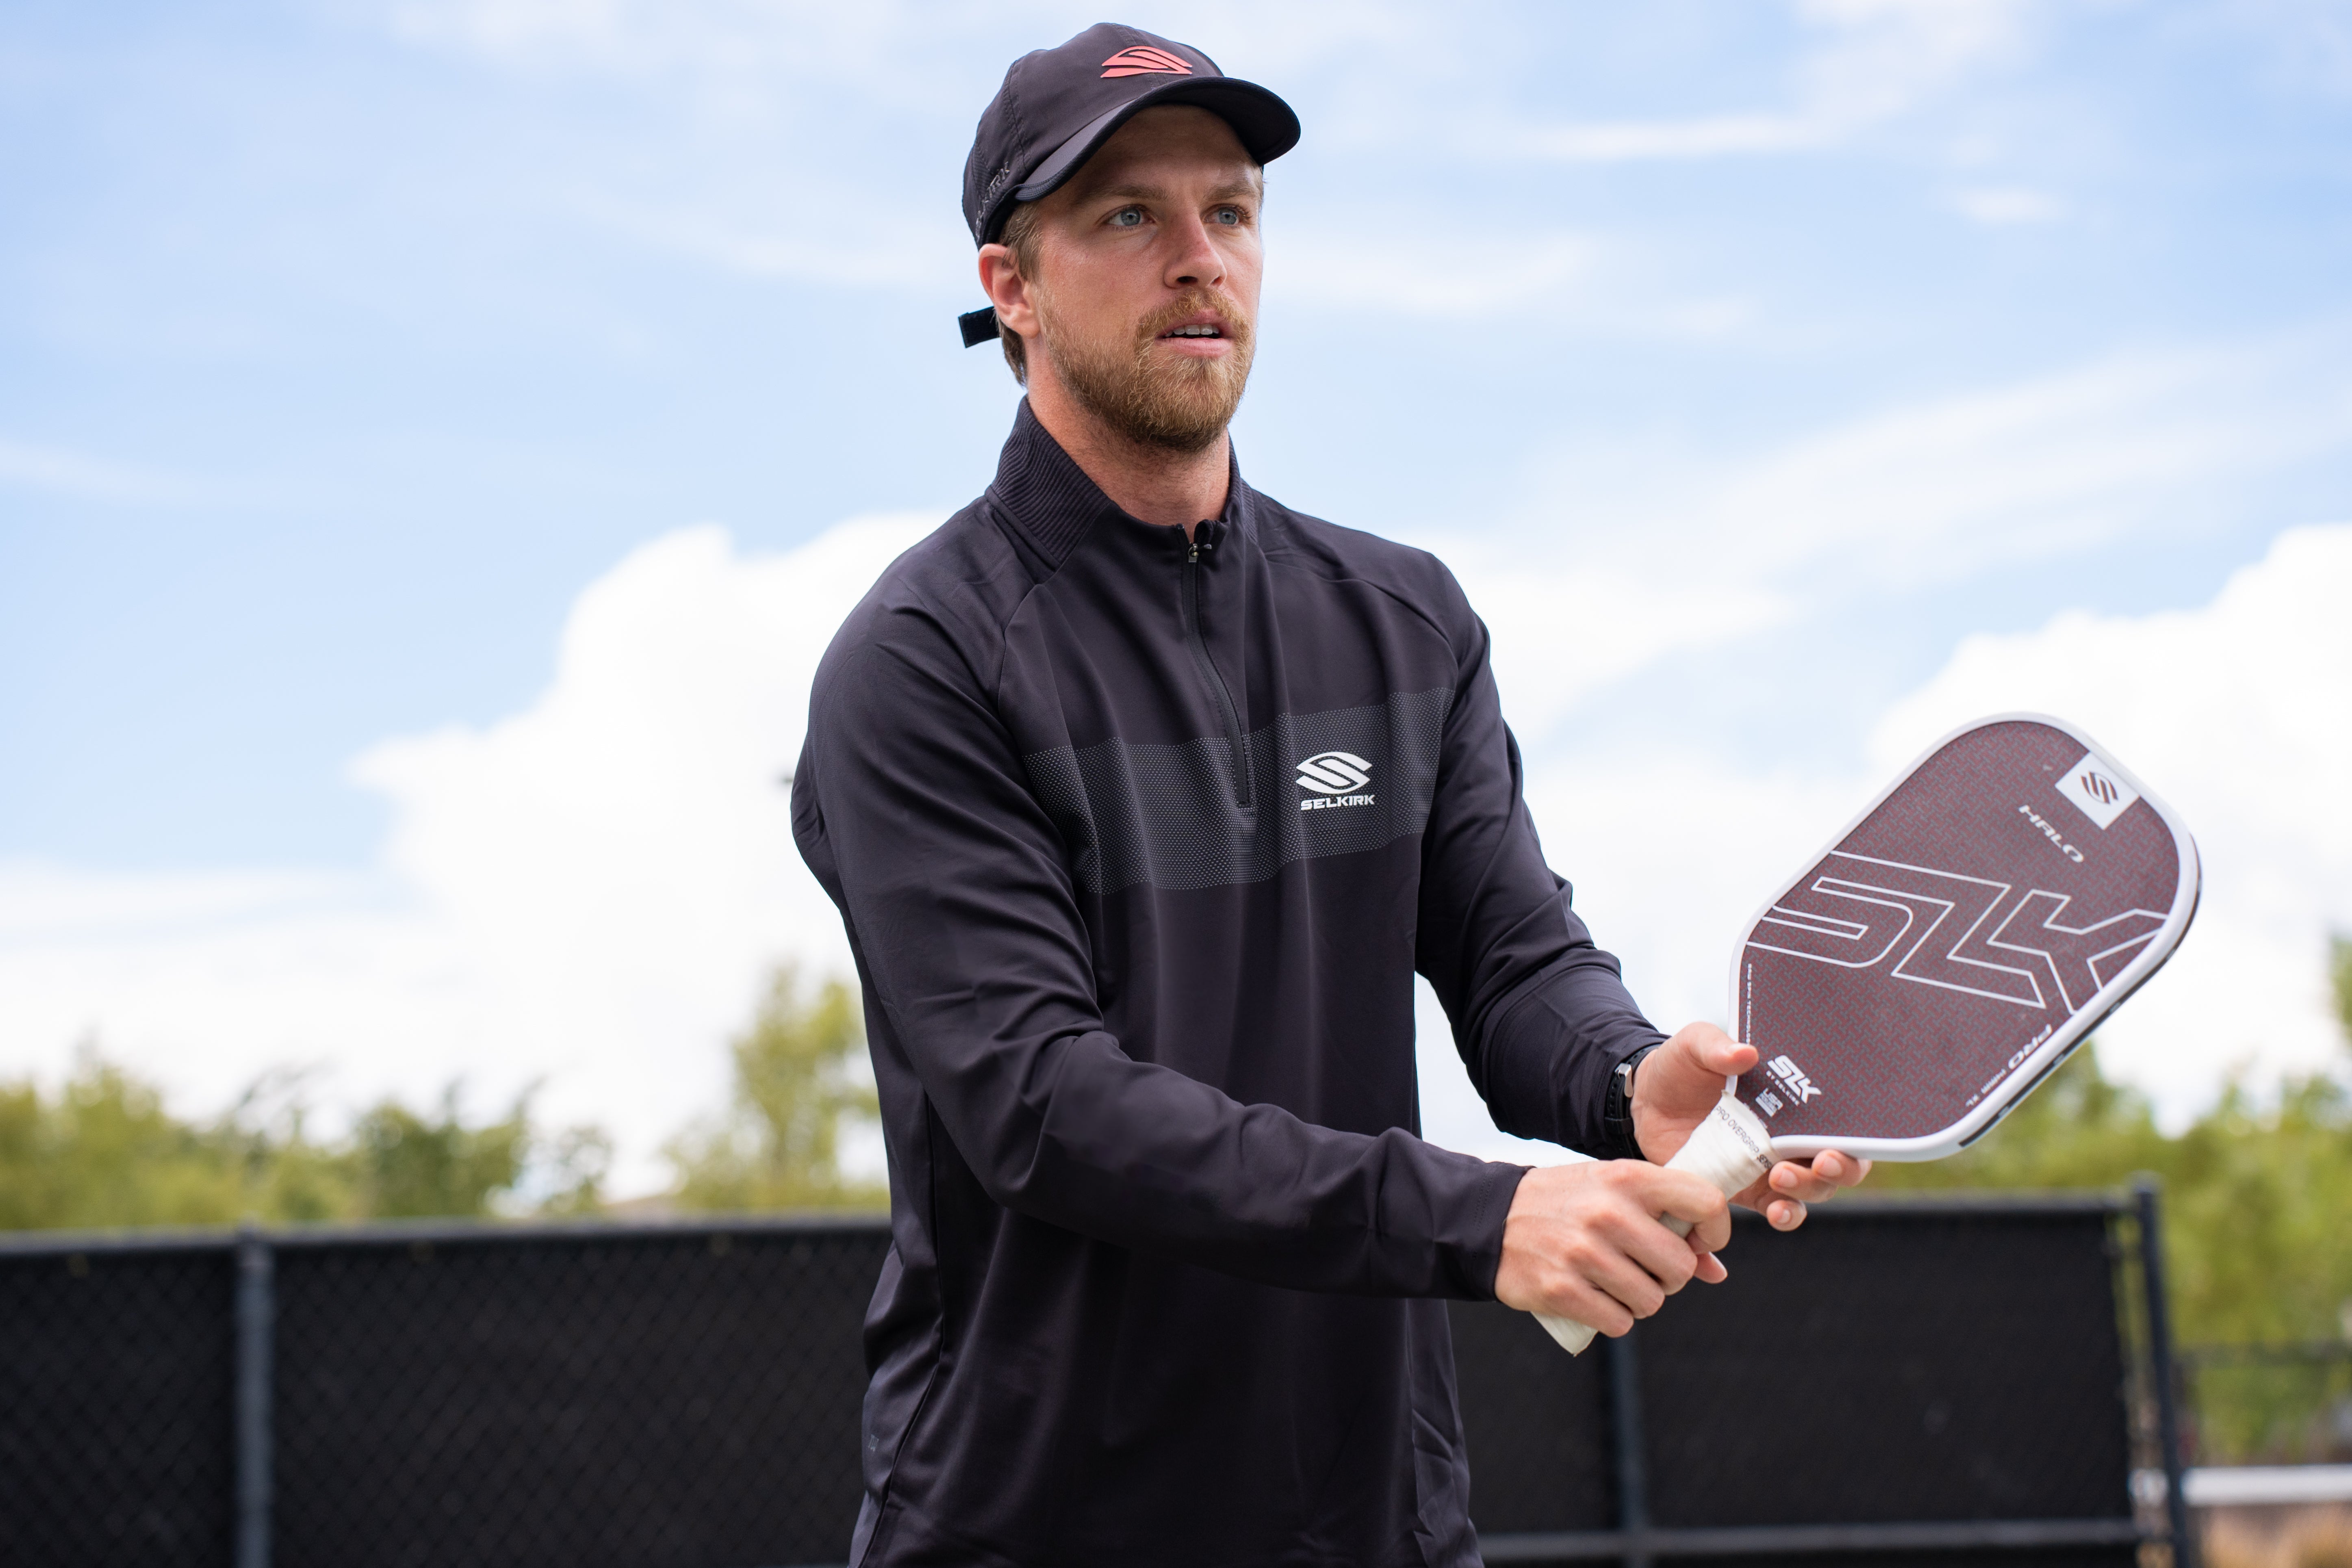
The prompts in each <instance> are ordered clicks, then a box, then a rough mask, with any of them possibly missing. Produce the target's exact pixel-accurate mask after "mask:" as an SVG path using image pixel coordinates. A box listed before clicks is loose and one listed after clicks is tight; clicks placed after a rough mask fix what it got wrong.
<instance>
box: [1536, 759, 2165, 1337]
mask: <svg viewBox="0 0 2352 1568" xmlns="http://www.w3.org/2000/svg"><path fill="white" fill-rule="evenodd" d="M2197 892H2198V868H2197V846H2196V844H2195V842H2194V841H2193V840H2191V839H2190V837H2189V830H2188V829H2187V828H2186V827H2185V826H2182V825H2181V822H2180V819H2179V817H2178V816H2174V815H2173V813H2172V811H2171V809H2170V808H2169V807H2168V806H2167V805H2165V804H2164V803H2163V802H2162V801H2160V800H2158V798H2157V797H2156V796H2155V795H2151V794H2150V793H2148V790H2147V785H2145V784H2141V783H2140V782H2139V780H2138V779H2137V778H2135V777H2134V776H2133V775H2132V773H2130V771H2129V770H2127V769H2126V768H2125V767H2124V766H2123V765H2122V764H2121V763H2117V762H2116V760H2115V759H2114V758H2113V757H2112V756H2110V755H2108V754H2107V753H2106V752H2105V751H2103V750H2101V749H2100V747H2099V746H2098V745H2097V744H2096V743H2095V742H2093V741H2092V740H2091V739H2090V738H2089V737H2088V736H2086V735H2084V734H2083V732H2082V731H2079V730H2076V729H2074V727H2073V726H2072V725H2070V724H2067V723H2064V722H2063V721H2059V720H2056V719H2051V718H2045V717H2043V716H2042V715H2039V714H2031V713H2004V714H2000V715H1997V716H1995V717H1993V718H1990V719H1980V720H1979V721H1976V722H1975V723H1973V724H1969V725H1965V726H1963V727H1962V728H1960V729H1958V730H1956V731H1953V732H1952V733H1951V734H1949V735H1947V736H1945V737H1944V738H1943V740H1941V741H1939V742H1937V743H1936V744H1935V745H1934V746H1932V747H1930V748H1929V749H1928V751H1927V754H1926V755H1925V756H1923V757H1921V758H1920V759H1919V760H1918V761H1917V762H1916V763H1913V764H1912V765H1911V766H1910V767H1909V768H1908V769H1906V771H1905V772H1904V773H1903V775H1902V776H1901V777H1900V778H1898V779H1896V780H1895V782H1894V784H1890V785H1889V786H1887V788H1886V789H1885V791H1884V792H1883V793H1882V794H1881V795H1879V796H1878V798H1877V799H1876V800H1874V801H1873V802H1871V803H1870V805H1869V806H1868V807H1866V808H1865V809H1864V811H1863V813H1862V815H1861V816H1858V817H1856V818H1855V819H1854V820H1853V822H1852V823H1851V824H1849V825H1848V826H1847V827H1846V829H1845V831H1844V832H1843V833H1841V834H1840V835H1839V836H1838V837H1837V838H1836V839H1834V840H1833V841H1832V843H1831V845H1830V847H1828V848H1827V849H1825V850H1824V851H1822V854H1821V855H1820V856H1818V857H1816V858H1815V859H1814V860H1813V862H1812V863H1811V865H1809V866H1808V867H1806V868H1805V869H1804V870H1803V872H1801V874H1800V875H1798V876H1797V877H1795V878H1793V879H1790V882H1789V883H1788V884H1787V885H1786V886H1785V887H1783V888H1782V889H1780V891H1779V892H1777V893H1775V894H1774V895H1773V896H1772V898H1771V899H1770V900H1769V901H1768V902H1767V903H1766V904H1765V906H1764V907H1763V909H1761V910H1759V911H1758V912H1757V914H1756V917H1755V918H1754V919H1753V920H1751V921H1749V922H1748V931H1747V935H1746V936H1745V937H1744V938H1742V940H1741V942H1740V944H1739V947H1738V952H1737V953H1736V955H1735V957H1734V959H1733V963H1732V970H1731V1017H1732V1020H1733V1032H1734V1033H1735V1034H1736V1035H1737V1036H1738V1037H1739V1038H1740V1039H1741V1040H1744V1041H1745V1042H1747V1043H1748V1045H1751V1046H1753V1047H1756V1053H1757V1064H1756V1066H1755V1068H1752V1069H1751V1070H1750V1071H1748V1073H1746V1074H1744V1075H1743V1076H1741V1077H1739V1078H1738V1079H1732V1080H1730V1081H1729V1082H1728V1083H1727V1085H1726V1087H1725V1090H1724V1096H1723V1099H1722V1100H1720V1101H1719V1102H1718V1103H1717V1106H1716V1108H1715V1110H1714V1111H1713V1112H1711V1113H1710V1114H1709V1115H1708V1117H1707V1119H1706V1121H1702V1122H1701V1123H1700V1124H1699V1127H1698V1130H1697V1131H1696V1132H1694V1133H1693V1134H1692V1135H1691V1140H1690V1142H1688V1143H1686V1144H1685V1145H1684V1146H1683V1148H1682V1149H1681V1151H1680V1152H1677V1153H1676V1154H1675V1157H1674V1158H1673V1159H1671V1160H1669V1161H1667V1162H1666V1163H1667V1165H1668V1167H1669V1168H1671V1169H1675V1170H1687V1171H1694V1172H1696V1173H1698V1174H1700V1175H1703V1176H1705V1177H1706V1178H1707V1179H1708V1180H1709V1181H1712V1182H1713V1183H1714V1184H1716V1186H1717V1188H1718V1189H1719V1190H1721V1191H1722V1192H1723V1193H1724V1194H1726V1195H1729V1194H1734V1193H1738V1192H1739V1191H1741V1190H1742V1189H1744V1188H1746V1187H1748V1185H1750V1184H1752V1183H1754V1182H1755V1181H1756V1180H1757V1179H1758V1178H1759V1177H1761V1176H1762V1175H1763V1174H1764V1173H1766V1172H1767V1171H1769V1170H1770V1169H1771V1167H1772V1163H1773V1162H1775V1161H1776V1160H1787V1159H1803V1158H1805V1157H1807V1156H1809V1155H1812V1154H1817V1153H1821V1152H1824V1151H1827V1150H1832V1149H1833V1150H1836V1151H1838V1152H1841V1153H1846V1154H1853V1155H1859V1156H1861V1157H1863V1158H1865V1159H1874V1160H1937V1159H1941V1158H1943V1157H1944V1156H1945V1155H1947V1154H1952V1153H1956V1152H1958V1151H1959V1150H1961V1149H1963V1148H1965V1147H1967V1146H1968V1145H1969V1143H1972V1142H1975V1141H1976V1140H1977V1139H1979V1138H1980V1137H1982V1136H1984V1134H1985V1133H1986V1132H1988V1131H1990V1130H1991V1129H1992V1126H1993V1124H1994V1123H1995V1122H1997V1121H2000V1119H2001V1117H2002V1116H2004V1115H2005V1114H2007V1113H2008V1111H2009V1110H2010V1109H2011V1107H2013V1106H2014V1105H2016V1104H2017V1103H2018V1101H2020V1100H2022V1099H2024V1098H2025V1096H2026V1095H2027V1094H2029V1093H2030V1092H2032V1089H2033V1087H2034V1086H2035V1085H2036V1084H2038V1083H2040V1082H2041V1081H2042V1079H2044V1078H2046V1077H2048V1076H2049V1074H2050V1073H2051V1072H2052V1071H2053V1069H2054V1068H2056V1067H2057V1066H2058V1064H2059V1063H2060V1062H2061V1061H2063V1060H2064V1059H2065V1058H2066V1054H2067V1053H2068V1052H2069V1051H2071V1050H2073V1049H2074V1047H2075V1045H2076V1044H2077V1043H2079V1042H2080V1041H2081V1040H2082V1039H2083V1038H2084V1037H2085V1036H2087V1035H2089V1034H2090V1032H2091V1031H2092V1030H2093V1029H2094V1028H2095V1027H2097V1026H2098V1025H2099V1023H2100V1022H2101V1021H2102V1020H2103V1019H2105V1017H2106V1016H2107V1015H2108V1014H2109V1013H2112V1012H2113V1011H2115V1009H2116V1007H2117V1006H2118V1005H2121V1004H2122V1003H2123V1001H2124V999H2125V998H2126V997H2127V996H2129V995H2130V994H2132V993H2133V992H2134V991H2135V990H2137V989H2138V987H2139V986H2140V984H2142V983H2143V982H2145V981H2146V980H2147V977H2148V976H2149V975H2151V974H2153V973H2156V972H2157V970H2158V968H2159V967H2161V966H2162V965H2163V963H2164V961H2165V960H2166V959H2168V958H2169V957H2171V956H2172V952H2173V949H2174V948H2176V947H2178V946H2179V943H2180V939H2181V937H2182V936H2183V935H2184V934H2186V933H2187V931H2188V930H2189V921H2190V919H2191V918H2192V917H2193V916H2194V915H2195V914H2196V912H2197ZM1667 1223H1668V1224H1669V1225H1670V1226H1673V1227H1674V1228H1675V1229H1678V1230H1680V1231H1683V1232H1685V1233H1687V1232H1688V1230H1689V1226H1687V1225H1685V1224H1684V1223H1682V1222H1680V1221H1674V1220H1670V1221H1668V1222H1667ZM1537 1317H1538V1320H1539V1321H1541V1322H1542V1323H1543V1325H1544V1327H1545V1328H1547V1329H1549V1330H1550V1331H1551V1334H1552V1337H1553V1338H1554V1339H1557V1340H1558V1341H1559V1342H1560V1343H1561V1344H1563V1345H1565V1346H1566V1347H1567V1348H1568V1350H1569V1352H1570V1354H1575V1353H1576V1352H1580V1351H1582V1350H1583V1349H1584V1347H1585V1346H1586V1345H1588V1344H1590V1343H1591V1342H1592V1331H1591V1329H1589V1328H1587V1327H1585V1326H1584V1325H1583V1324H1581V1323H1576V1322H1570V1321H1568V1320H1567V1319H1565V1318H1554V1317H1549V1316H1547V1315H1545V1314H1543V1313H1538V1314H1537Z"/></svg>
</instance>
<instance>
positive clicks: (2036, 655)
mask: <svg viewBox="0 0 2352 1568" xmlns="http://www.w3.org/2000/svg"><path fill="white" fill-rule="evenodd" d="M2004 709H2033V710H2042V711H2047V712H2053V713H2057V714H2060V715H2062V716H2063V717H2065V718H2067V719H2069V720H2072V721H2074V722H2075V723H2077V724H2079V725H2081V726H2082V727H2083V728H2084V731H2087V732H2088V733H2090V734H2091V735H2092V736H2094V737H2095V738H2096V739H2097V740H2098V742H2100V743H2101V744H2102V745H2104V746H2105V747H2107V748H2109V749H2110V750H2112V751H2113V752H2115V754H2116V757H2117V758H2118V759H2119V760H2120V761H2122V762H2123V763H2124V764H2125V765H2126V766H2127V767H2129V768H2131V769H2132V770H2133V771H2134V772H2136V773H2138V774H2139V775H2140V776H2141V777H2142V778H2143V779H2144V780H2145V781H2146V782H2147V784H2149V785H2150V787H2152V788H2153V789H2155V790H2156V792H2157V793H2158V794H2159V795H2162V796H2163V797H2164V798H2165V799H2166V800H2168V802H2170V803H2171V805H2173V806H2174V807H2175V808H2176V809H2177V810H2179V812H2180V814H2181V815H2182V816H2184V817H2185V818H2186V819H2187V820H2188V823H2189V830H2190V831H2191V832H2192V833H2193V834H2195V835H2196V837H2197V840H2198V847H2199V853H2200V858H2201V859H2202V861H2203V864H2204V876H2205V881H2204V889H2205V891H2204V901H2203V904H2202V906H2201V908H2200V910H2199V913H2198V918H2197V926H2196V928H2195V929H2194V930H2193V931H2191V932H2190V933H2189V938H2188V940H2187V942H2185V943H2183V945H2182V947H2181V949H2180V952H2179V955H2178V956H2177V957H2175V958H2174V959H2173V961H2172V962H2171V963H2170V964H2169V965H2168V966H2167V968H2166V969H2165V970H2164V971H2163V972H2162V973H2160V974H2159V975H2158V977H2157V979H2155V980H2154V981H2151V982H2150V983H2149V984H2148V986H2147V990H2146V991H2145V992H2144V993H2143V994H2141V996H2140V997H2139V998H2138V999H2137V1000H2136V1001H2135V1002H2134V1003H2133V1005H2131V1006H2130V1007H2129V1008H2127V1009H2126V1010H2125V1011H2124V1012H2123V1013H2121V1014H2119V1015H2117V1017H2116V1022H2115V1024H2114V1025H2113V1026H2110V1028H2109V1029H2108V1030H2107V1031H2106V1033H2107V1037H2108V1038H2109V1039H2110V1040H2111V1041H2113V1042H2114V1044H2115V1047H2116V1051H2115V1053H2114V1055H2115V1060H2116V1065H2117V1066H2118V1067H2119V1068H2123V1069H2125V1070H2126V1071H2128V1072H2129V1073H2130V1074H2131V1075H2132V1076H2133V1077H2134V1078H2136V1079H2138V1080H2139V1081H2141V1082H2144V1083H2146V1084H2147V1085H2149V1086H2150V1087H2152V1088H2154V1089H2157V1090H2158V1092H2160V1093H2161V1094H2163V1095H2164V1096H2165V1098H2166V1100H2167V1103H2168V1105H2170V1106H2171V1107H2173V1108H2174V1109H2175V1110H2179V1109H2180V1108H2183V1107H2185V1106H2187V1105H2188V1104H2189V1103H2190V1102H2191V1101H2193V1100H2195V1099H2196V1098H2197V1097H2198V1096H2200V1094H2202V1093H2203V1092H2205V1091H2206V1090H2207V1089H2209V1088H2210V1084H2211V1082H2212V1080H2213V1078H2214V1076H2215V1075H2216V1073H2217V1072H2219V1071H2220V1070H2221V1068H2225V1067H2227V1066H2229V1065H2230V1064H2231V1063H2232V1062H2235V1061H2239V1060H2248V1061H2252V1062H2253V1063H2255V1064H2256V1065H2257V1068H2258V1069H2259V1070H2260V1071H2262V1072H2264V1073H2272V1072H2278V1071H2284V1070H2299V1071H2300V1070H2309V1069H2311V1068H2316V1067H2319V1066H2322V1065H2325V1064H2326V1063H2327V1062H2329V1061H2330V1060H2331V1059H2334V1054H2335V1052H2336V1048H2337V1045H2338V1040H2337V1037H2336V1031H2335V1029H2334V1027H2333V1026H2332V1024H2331V1022H2330V1019H2329V1017H2328V1016H2327V1012H2326V994H2325V990H2326V987H2325V981H2324V979H2323V974H2322V963H2323V955H2324V953H2325V951H2326V934H2327V931H2328V930H2329V929H2330V928H2331V927H2333V928H2336V929H2347V930H2352V814H2347V811H2346V810H2345V803H2347V802H2352V524H2345V525H2338V526H2336V527H2329V528H2305V529H2296V530H2294V531H2289V532H2287V533H2284V534H2282V535H2281V536H2280V537H2279V538H2278V540H2277V542H2275V543H2274V544H2273V546H2272V548H2271V551H2270V552H2269V554H2268V555H2266V556H2265V557H2264V558H2263V560H2262V561H2261V562H2260V563H2257V564H2255V565H2252V566H2249V567H2247V568H2245V569H2244V570H2242V571H2241V572H2239V573H2238V574H2235V575H2234V576H2232V577H2231V579H2230V581H2229V584H2227V585H2226V586H2225V587H2224V588H2223V589H2222V591H2221V594H2220V595H2218V596H2217V597H2216V598H2215V599H2214V600H2213V602H2212V603H2211V604H2210V605H2205V606H2203V607H2201V608H2199V609H2194V610H2181V611H2172V612H2168V613H2165V614H2161V615H2154V616H2138V617H2128V616H2090V615H2084V614H2081V613H2075V614H2070V615H2065V616H2060V617H2058V618H2057V619H2056V620H2054V621H2053V622H2052V623H2051V624H2050V625H2049V626H2045V627H2043V628H2042V630H2040V631H2038V632H2032V633H2028V634H2025V635H2022V636H2017V637H1971V638H1969V640H1968V641H1966V642H1964V643H1962V644H1961V645H1960V647H1959V648H1958V651H1957V652H1956V653H1954V655H1953V656H1952V658H1951V661H1950V662H1949V663H1948V665H1947V666H1946V667H1945V668H1944V669H1943V671H1942V672H1941V673H1940V674H1938V675H1937V677H1936V679H1934V680H1932V681H1930V682H1929V683H1928V684H1927V686H1926V687H1925V688H1923V689H1921V690H1920V691H1918V692H1916V694H1914V695H1913V696H1911V697H1910V698H1908V699H1906V700H1905V701H1903V702H1902V703H1900V704H1898V705H1897V706H1896V707H1895V709H1894V710H1893V711H1891V712H1890V713H1889V714H1888V715H1887V716H1886V718H1885V721H1883V722H1882V723H1881V724H1880V726H1879V727H1878V729H1877V731H1876V733H1875V736H1874V741H1873V743H1872V750H1873V753H1874V758H1875V760H1876V761H1877V762H1878V763H1880V764H1882V765H1885V766H1892V765H1894V764H1895V763H1896V762H1897V761H1899V760H1900V759H1903V758H1905V757H1907V756H1908V755H1909V754H1910V753H1911V752H1915V751H1916V750H1918V749H1919V748H1920V747H1922V746H1924V745H1926V744H1927V742H1930V741H1932V740H1933V739H1934V737H1935V736H1936V735H1937V734H1938V733H1940V732H1941V731H1944V730H1946V729H1948V728H1950V727H1951V726H1952V725H1953V724H1955V723H1958V722H1960V721H1964V720H1966V719H1968V718H1970V717H1973V716H1975V715H1978V714H1981V713H1988V712H1997V711H2000V710H2004Z"/></svg>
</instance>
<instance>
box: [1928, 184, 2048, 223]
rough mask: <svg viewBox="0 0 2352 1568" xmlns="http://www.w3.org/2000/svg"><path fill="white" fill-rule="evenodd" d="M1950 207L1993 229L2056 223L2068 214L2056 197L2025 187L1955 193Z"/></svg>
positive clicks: (1981, 187)
mask: <svg viewBox="0 0 2352 1568" xmlns="http://www.w3.org/2000/svg"><path fill="white" fill-rule="evenodd" d="M1952 206H1953V208H1954V209H1955V210H1956V211H1958V213H1959V214H1960V216H1963V217H1966V218H1969V219H1970V220H1972V221H1974V222H1977V223H1980V224H1984V225H1987V226H1990V227H1996V228H2007V227H2014V226H2018V225H2021V224H2037V223H2055V222H2057V221H2058V220H2059V219H2060V218H2063V217H2064V216H2066V214H2067V206H2066V204H2065V203H2064V202H2063V201H2061V200H2060V199H2059V198H2058V197H2056V196H2053V195H2051V194H2050V193H2049V192H2047V191H2037V190H2033V189H2032V188H2030V187H2028V186H2024V185H1979V186H1972V187H1970V188H1969V189H1968V190H1964V191H1956V192H1954V193H1953V195H1952Z"/></svg>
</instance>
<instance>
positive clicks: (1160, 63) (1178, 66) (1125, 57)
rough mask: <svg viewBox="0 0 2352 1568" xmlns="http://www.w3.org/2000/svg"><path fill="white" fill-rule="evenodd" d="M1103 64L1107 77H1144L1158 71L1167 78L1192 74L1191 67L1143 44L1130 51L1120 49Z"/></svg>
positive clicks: (1164, 50)
mask: <svg viewBox="0 0 2352 1568" xmlns="http://www.w3.org/2000/svg"><path fill="white" fill-rule="evenodd" d="M1103 64H1104V66H1105V67H1107V69H1106V70H1104V72H1103V75H1105V76H1107V77H1113V76H1144V75H1147V74H1149V73H1150V72H1152V71H1159V72H1160V73H1161V74H1163V75H1167V76H1191V75H1192V67H1191V66H1188V65H1186V64H1185V63H1184V62H1183V61H1182V60H1180V59H1178V58H1176V57H1175V56H1174V55H1171V54H1170V53H1169V52H1168V51H1167V50H1166V49H1155V48H1152V47H1149V46H1148V45H1144V44H1138V45H1136V46H1135V47H1133V48H1131V49H1121V50H1119V51H1118V53H1117V54H1115V55H1113V56H1111V58H1108V59H1107V60H1105V61H1103Z"/></svg>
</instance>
